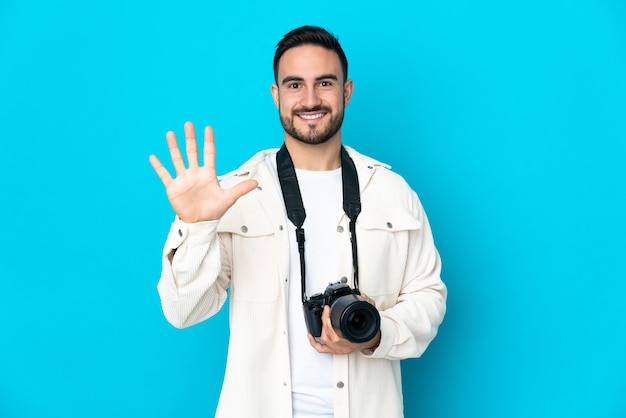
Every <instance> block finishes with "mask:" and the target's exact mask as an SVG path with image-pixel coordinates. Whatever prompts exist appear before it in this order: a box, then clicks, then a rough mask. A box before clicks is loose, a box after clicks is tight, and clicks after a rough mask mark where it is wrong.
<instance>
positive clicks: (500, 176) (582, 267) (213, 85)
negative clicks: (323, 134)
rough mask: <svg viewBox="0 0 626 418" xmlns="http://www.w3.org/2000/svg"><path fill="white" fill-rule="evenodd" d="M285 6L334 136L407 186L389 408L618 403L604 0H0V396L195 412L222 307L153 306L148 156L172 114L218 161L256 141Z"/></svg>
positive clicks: (273, 140) (616, 49)
mask: <svg viewBox="0 0 626 418" xmlns="http://www.w3.org/2000/svg"><path fill="white" fill-rule="evenodd" d="M302 24H317V25H322V26H325V27H327V28H328V29H330V30H331V31H333V32H334V33H335V34H337V35H338V36H339V38H340V40H341V42H342V44H343V46H344V49H345V50H346V52H347V55H348V58H349V61H350V77H351V78H353V79H354V81H355V92H354V96H353V98H352V102H351V104H350V106H349V107H348V109H347V114H346V121H345V124H344V140H345V142H346V143H347V144H349V145H352V146H355V147H356V148H357V149H359V150H360V151H362V152H364V153H367V154H370V155H372V156H375V157H377V158H378V159H380V160H383V161H385V162H388V163H390V164H391V165H393V166H394V169H395V171H397V172H399V173H400V174H402V175H404V176H405V177H406V179H407V180H408V181H409V182H410V183H411V185H412V186H413V188H414V189H415V190H417V191H418V193H419V195H420V197H421V199H422V201H423V203H424V205H425V206H426V209H427V211H428V214H429V217H430V220H431V223H432V227H433V229H434V232H435V238H436V242H437V245H438V247H439V249H440V252H441V255H442V257H443V260H444V271H443V275H444V279H445V281H446V283H447V284H448V286H449V292H450V296H449V306H448V308H449V311H448V314H447V317H446V320H445V321H444V324H443V325H442V328H441V330H440V335H439V336H438V337H437V339H436V340H435V341H434V342H433V343H432V345H431V346H430V348H429V349H428V351H427V352H426V354H425V355H424V356H423V357H422V358H421V359H411V360H407V361H404V362H403V370H404V375H403V378H404V383H405V388H404V390H405V397H406V415H407V417H418V416H419V417H451V418H458V417H480V418H486V417H498V418H500V417H530V416H533V417H555V416H564V417H565V416H566V417H603V418H611V417H625V416H626V396H625V395H626V356H625V354H626V342H625V339H624V332H625V331H626V313H625V311H624V292H625V291H626V269H625V259H626V258H625V257H624V251H625V249H626V245H625V244H626V238H625V236H626V221H625V219H626V216H625V213H626V193H625V186H624V184H625V183H626V182H625V180H626V170H625V168H624V167H625V163H624V159H625V158H624V157H625V156H626V153H625V151H624V143H625V142H626V3H624V1H621V0H586V1H584V0H570V1H557V0H552V1H539V0H526V1H523V2H522V1H513V2H501V1H495V0H494V1H488V0H479V1H469V0H443V1H439V2H409V1H398V0H388V1H384V2H371V1H363V0H358V1H357V0H354V1H343V2H341V1H338V2H322V3H310V2H309V3H307V2H305V3H302V2H296V3H293V2H292V3H290V2H272V3H265V4H264V3H262V2H252V1H250V2H230V3H228V2H219V3H218V2H214V3H211V2H200V1H196V2H186V1H182V2H176V5H175V3H174V2H166V1H153V2H129V1H120V0H112V1H109V2H100V3H95V2H84V1H78V0H74V1H70V0H58V1H34V0H24V1H17V0H3V1H2V3H1V4H0V135H1V141H2V145H1V147H0V196H1V197H0V199H1V202H0V208H1V210H2V218H1V219H2V220H1V221H0V237H1V238H2V244H1V245H2V246H1V248H0V250H1V251H0V286H1V287H0V289H1V291H2V297H1V302H0V321H1V342H0V417H11V418H14V417H15V418H17V417H20V418H21V417H29V418H30V417H111V416H116V417H135V416H149V417H170V416H184V417H207V416H212V414H213V410H214V408H215V405H216V402H217V397H218V393H219V388H220V385H221V380H222V373H223V370H224V361H225V353H226V343H227V335H228V330H227V313H226V311H223V312H222V313H220V314H219V315H218V316H217V317H215V318H213V319H212V320H210V321H207V322H204V323H202V324H200V325H197V326H194V327H192V328H189V329H186V330H182V331H181V330H176V329H174V328H172V327H171V326H170V325H169V324H167V323H166V321H165V319H164V318H163V315H162V313H161V310H160V305H159V300H158V295H157V292H156V289H155V286H156V283H157V280H158V277H159V272H160V255H161V248H162V244H163V242H164V240H165V236H166V233H167V230H168V227H169V223H170V221H171V220H172V211H171V209H170V207H169V204H168V202H167V199H166V197H165V194H164V191H163V188H162V185H161V184H160V182H159V180H158V178H157V177H156V175H155V174H154V173H153V172H152V169H151V167H150V165H149V163H148V155H149V154H151V153H156V154H157V155H159V156H160V157H162V159H163V160H167V156H168V154H167V148H166V145H165V140H164V135H165V132H166V131H167V130H170V129H173V130H176V131H177V132H178V133H179V135H180V134H182V125H183V123H184V122H185V121H186V120H191V121H194V122H195V123H196V124H197V125H198V126H203V125H206V124H211V125H213V126H214V127H215V131H216V140H217V147H218V169H219V171H220V172H221V173H224V172H226V171H229V170H231V169H234V168H235V167H237V166H238V165H239V163H241V162H243V161H244V160H245V159H247V158H248V157H249V156H250V155H251V154H252V153H253V152H255V151H256V150H258V149H261V148H267V147H274V146H279V145H280V143H281V141H282V130H281V127H280V124H279V120H278V116H277V113H276V110H275V108H274V105H273V103H272V100H271V97H270V94H269V85H270V83H271V82H272V81H273V74H272V69H271V63H272V56H273V52H274V47H275V44H276V42H277V41H278V40H279V39H280V38H281V37H282V35H283V34H284V33H286V32H287V31H288V30H290V29H292V28H294V27H296V26H300V25H302ZM268 326H271V324H268ZM381 401H382V400H381Z"/></svg>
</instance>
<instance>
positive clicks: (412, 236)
mask: <svg viewBox="0 0 626 418" xmlns="http://www.w3.org/2000/svg"><path fill="white" fill-rule="evenodd" d="M412 212H413V215H414V216H415V217H416V218H417V219H418V220H419V221H420V223H421V224H422V227H421V228H419V229H415V230H411V231H409V232H408V233H409V245H408V249H407V251H408V254H407V263H406V266H405V272H404V277H403V280H402V287H401V289H400V293H399V295H398V297H397V301H396V303H395V305H394V306H391V307H389V308H388V309H385V310H383V311H381V312H380V315H381V341H380V344H379V345H378V347H377V348H376V349H375V350H374V351H366V352H363V354H364V355H366V356H368V357H373V358H387V359H394V360H402V359H406V358H411V357H419V356H421V355H422V354H423V353H424V351H425V350H426V348H427V347H428V345H429V344H430V342H431V341H432V340H433V339H434V338H435V336H436V335H437V330H438V328H439V325H440V324H441V322H442V321H443V317H444V315H445V311H446V298H447V289H446V286H445V284H444V283H443V281H442V280H441V277H440V274H441V259H440V256H439V253H438V252H437V249H436V248H435V244H434V240H433V236H432V232H431V229H430V225H429V223H428V219H427V217H426V213H425V212H424V209H423V207H422V206H421V204H420V202H419V200H418V198H417V195H416V194H415V193H414V192H412Z"/></svg>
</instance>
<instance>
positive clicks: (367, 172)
mask: <svg viewBox="0 0 626 418" xmlns="http://www.w3.org/2000/svg"><path fill="white" fill-rule="evenodd" d="M344 147H345V148H346V151H348V155H350V157H351V158H352V160H353V161H354V165H355V167H356V171H357V175H358V176H359V188H360V191H361V192H362V191H363V190H364V189H365V187H366V186H367V184H368V183H369V181H370V179H371V177H372V175H373V174H374V172H375V171H376V170H377V169H380V168H384V169H390V168H391V166H390V165H389V164H385V163H382V162H380V161H377V160H375V159H373V158H371V157H368V156H366V155H363V154H361V153H359V152H357V151H356V150H355V149H354V148H351V147H349V146H346V145H344ZM277 152H278V148H270V149H267V150H263V151H259V152H257V153H256V154H255V155H254V156H252V158H250V159H249V160H248V161H246V162H245V163H244V164H243V165H242V166H241V167H239V168H238V169H237V170H235V171H234V172H233V173H231V175H235V176H238V177H239V176H241V177H254V176H256V175H257V172H258V167H259V164H261V163H263V162H264V161H265V158H266V157H267V156H268V155H276V153H277Z"/></svg>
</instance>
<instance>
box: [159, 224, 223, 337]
mask: <svg viewBox="0 0 626 418" xmlns="http://www.w3.org/2000/svg"><path fill="white" fill-rule="evenodd" d="M218 223H219V221H208V222H198V223H194V224H187V223H185V222H183V221H181V220H180V219H178V218H176V219H175V220H174V222H173V223H172V226H171V228H170V232H169V234H168V237H167V240H166V242H165V246H164V248H163V268H162V272H161V278H160V280H159V283H158V285H157V290H158V292H159V296H160V298H161V306H162V308H163V313H164V314H165V317H166V319H167V320H168V322H169V323H170V324H172V325H173V326H174V327H176V328H185V327H189V326H191V325H194V324H197V323H198V322H201V321H203V320H205V319H207V318H209V317H211V316H212V315H214V314H215V313H217V312H218V311H219V310H220V308H221V307H222V306H223V305H224V302H225V301H226V296H227V289H228V286H229V284H230V280H229V274H228V270H229V267H228V266H229V263H228V262H227V261H226V260H227V257H225V251H224V249H223V248H221V239H220V236H219V234H218V233H217V224H218Z"/></svg>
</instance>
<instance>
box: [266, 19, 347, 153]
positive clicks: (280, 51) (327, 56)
mask: <svg viewBox="0 0 626 418" xmlns="http://www.w3.org/2000/svg"><path fill="white" fill-rule="evenodd" d="M347 74H348V62H347V60H346V56H345V54H344V52H343V49H342V48H341V46H340V45H339V41H338V40H337V38H335V37H334V36H333V35H331V34H330V33H329V32H327V31H326V30H324V29H322V28H318V27H314V26H304V27H301V28H298V29H294V30H292V31H291V32H289V33H288V34H287V35H285V37H284V38H283V39H282V40H281V41H280V42H279V43H278V46H277V49H276V54H275V56H274V76H275V79H276V80H275V81H276V83H275V84H273V85H272V88H271V91H272V97H273V99H274V103H275V104H276V107H277V108H278V111H279V114H280V120H281V123H282V125H283V128H284V130H285V134H286V138H293V139H295V140H297V141H300V142H302V143H306V144H313V145H315V144H322V143H324V142H327V141H329V140H331V139H336V140H339V141H340V140H341V139H340V133H339V131H340V129H341V125H342V123H343V115H344V108H345V106H346V105H347V104H348V102H349V101H350V97H351V95H352V89H353V83H352V80H348V79H347Z"/></svg>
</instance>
